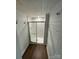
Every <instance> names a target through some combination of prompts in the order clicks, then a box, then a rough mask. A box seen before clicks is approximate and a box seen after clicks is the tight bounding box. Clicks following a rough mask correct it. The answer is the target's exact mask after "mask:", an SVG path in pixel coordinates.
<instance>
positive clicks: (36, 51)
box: [22, 44, 48, 59]
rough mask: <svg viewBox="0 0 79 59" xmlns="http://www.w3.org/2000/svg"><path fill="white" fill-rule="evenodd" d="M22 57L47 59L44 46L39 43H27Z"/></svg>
mask: <svg viewBox="0 0 79 59" xmlns="http://www.w3.org/2000/svg"><path fill="white" fill-rule="evenodd" d="M22 59H48V55H47V50H46V46H45V45H41V44H31V45H29V47H28V48H27V50H26V51H25V53H24V55H23V57H22Z"/></svg>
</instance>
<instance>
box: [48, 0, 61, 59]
mask: <svg viewBox="0 0 79 59" xmlns="http://www.w3.org/2000/svg"><path fill="white" fill-rule="evenodd" d="M61 9H62V2H61V1H60V2H59V3H58V4H56V6H55V7H54V8H52V10H51V12H50V22H49V31H48V32H49V33H48V44H47V51H48V55H49V59H61V56H62V14H61ZM57 12H60V15H58V16H57V15H56V13H57Z"/></svg>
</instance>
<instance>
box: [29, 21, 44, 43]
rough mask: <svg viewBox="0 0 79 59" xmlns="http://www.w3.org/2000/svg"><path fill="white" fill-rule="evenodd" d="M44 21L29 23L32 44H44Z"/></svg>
mask: <svg viewBox="0 0 79 59" xmlns="http://www.w3.org/2000/svg"><path fill="white" fill-rule="evenodd" d="M44 26H45V22H44V21H32V22H29V30H30V41H31V42H32V43H42V44H43V43H44Z"/></svg>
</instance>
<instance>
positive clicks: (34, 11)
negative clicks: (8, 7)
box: [16, 0, 61, 16]
mask: <svg viewBox="0 0 79 59" xmlns="http://www.w3.org/2000/svg"><path fill="white" fill-rule="evenodd" d="M59 1H61V0H16V9H17V10H20V11H22V12H24V13H25V14H26V15H27V16H44V15H45V14H46V13H47V12H49V11H50V10H51V8H53V7H54V6H55V5H56V4H57V3H58V2H59Z"/></svg>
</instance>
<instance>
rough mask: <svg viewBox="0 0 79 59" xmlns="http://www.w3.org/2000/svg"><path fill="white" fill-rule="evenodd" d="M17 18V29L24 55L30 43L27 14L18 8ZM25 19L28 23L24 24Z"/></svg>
mask: <svg viewBox="0 0 79 59" xmlns="http://www.w3.org/2000/svg"><path fill="white" fill-rule="evenodd" d="M16 20H17V24H16V31H17V36H18V39H19V44H20V49H21V55H23V53H24V51H25V49H26V48H27V46H28V45H29V38H28V25H27V18H26V15H25V14H24V13H23V12H21V11H19V10H18V9H17V10H16ZM25 21H26V24H24V22H25Z"/></svg>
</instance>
